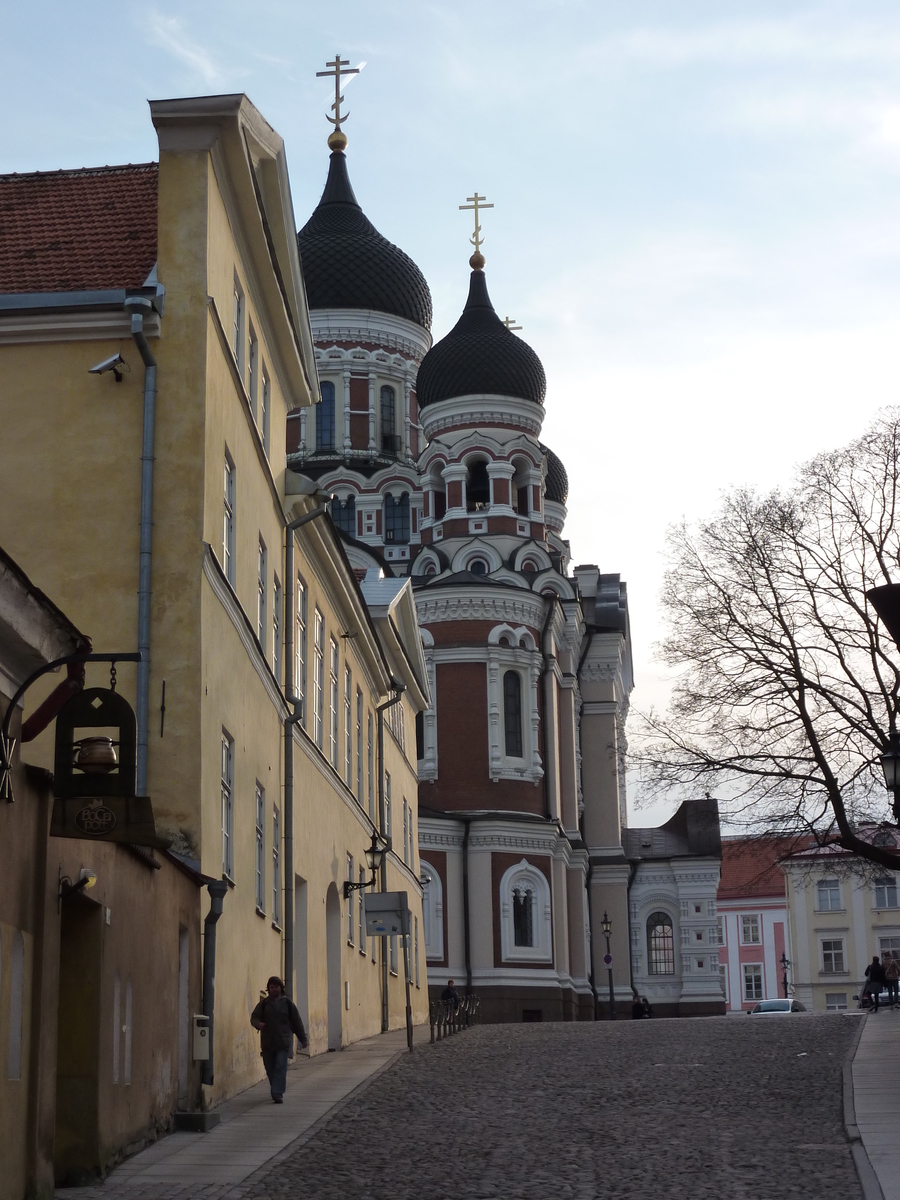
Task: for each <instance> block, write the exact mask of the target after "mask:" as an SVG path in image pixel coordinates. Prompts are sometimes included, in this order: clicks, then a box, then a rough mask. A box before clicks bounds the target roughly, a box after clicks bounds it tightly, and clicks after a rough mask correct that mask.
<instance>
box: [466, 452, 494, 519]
mask: <svg viewBox="0 0 900 1200" xmlns="http://www.w3.org/2000/svg"><path fill="white" fill-rule="evenodd" d="M490 503H491V480H490V477H489V475H488V469H487V463H486V462H485V461H484V460H483V459H482V460H480V461H479V462H475V463H472V465H471V466H470V467H469V474H468V477H467V479H466V510H467V511H468V512H479V511H480V510H481V509H483V508H488V507H490Z"/></svg>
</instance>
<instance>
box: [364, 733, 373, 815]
mask: <svg viewBox="0 0 900 1200" xmlns="http://www.w3.org/2000/svg"><path fill="white" fill-rule="evenodd" d="M373 727H374V721H373V719H372V714H371V713H369V714H368V718H367V720H366V775H367V781H368V792H369V817H370V818H371V819H372V820H373V821H374V820H375V748H374V745H373V735H372V731H373Z"/></svg>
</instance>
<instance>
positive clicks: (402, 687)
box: [375, 678, 406, 1033]
mask: <svg viewBox="0 0 900 1200" xmlns="http://www.w3.org/2000/svg"><path fill="white" fill-rule="evenodd" d="M391 687H392V689H393V692H394V694H393V696H392V697H391V699H390V700H385V702H384V704H379V705H377V706H376V708H375V715H376V718H377V724H378V828H379V830H380V832H381V836H382V837H383V838H384V840H385V841H386V842H387V850H385V852H384V858H383V859H382V860H381V890H382V891H383V892H386V891H387V890H388V886H387V864H388V850H390V849H391V847H392V842H391V839H390V838H389V837H388V833H387V828H386V825H387V810H386V808H385V802H384V714H385V710H386V709H388V708H393V706H394V705H395V704H397V703H398V701H399V700H400V699H401V697H402V696H403V693H404V692H405V691H406V684H405V683H400V682H398V680H396V679H393V678H392V679H391ZM388 981H389V975H388V940H387V935H386V934H385V935H383V936H382V938H381V1032H382V1033H387V1031H388V1029H389V1028H390V1024H389V1022H390V1010H389V1007H388Z"/></svg>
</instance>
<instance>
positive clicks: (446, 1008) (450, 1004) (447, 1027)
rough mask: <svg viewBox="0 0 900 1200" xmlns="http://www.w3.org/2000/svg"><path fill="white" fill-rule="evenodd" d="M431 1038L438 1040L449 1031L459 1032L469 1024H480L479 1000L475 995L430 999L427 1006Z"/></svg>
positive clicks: (447, 1034)
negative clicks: (452, 998) (453, 998)
mask: <svg viewBox="0 0 900 1200" xmlns="http://www.w3.org/2000/svg"><path fill="white" fill-rule="evenodd" d="M428 1018H429V1021H430V1023H431V1040H432V1041H433V1042H435V1041H437V1042H439V1041H440V1040H441V1038H445V1037H449V1036H450V1034H451V1033H459V1031H460V1030H461V1029H468V1027H469V1026H470V1025H480V1024H481V1001H480V1000H479V999H478V997H477V996H461V997H460V998H459V1000H432V1001H431V1004H430V1005H429V1006H428Z"/></svg>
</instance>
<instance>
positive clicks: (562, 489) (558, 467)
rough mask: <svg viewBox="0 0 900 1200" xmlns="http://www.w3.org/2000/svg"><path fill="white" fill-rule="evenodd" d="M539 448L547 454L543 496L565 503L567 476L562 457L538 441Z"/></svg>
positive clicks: (567, 486)
mask: <svg viewBox="0 0 900 1200" xmlns="http://www.w3.org/2000/svg"><path fill="white" fill-rule="evenodd" d="M539 444H540V447H541V449H542V450H543V451H544V453H545V454H546V455H547V479H546V490H545V492H544V498H545V499H547V500H552V501H555V502H556V503H557V504H565V502H566V500H568V498H569V476H568V475H567V474H566V468H565V467H564V466H563V465H562V459H561V458H559V456H558V455H556V454H554V453H553V451H552V450H551V449H550V447H549V446H545V445H543V443H539Z"/></svg>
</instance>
